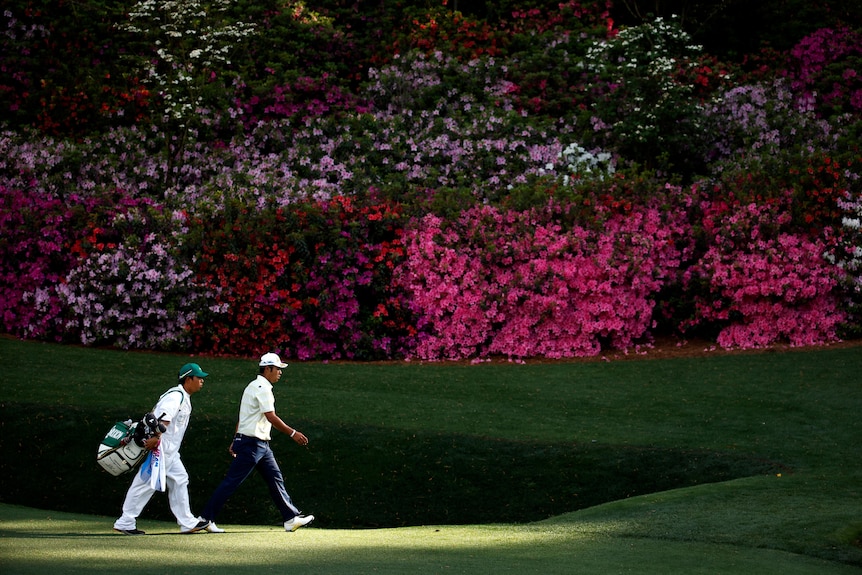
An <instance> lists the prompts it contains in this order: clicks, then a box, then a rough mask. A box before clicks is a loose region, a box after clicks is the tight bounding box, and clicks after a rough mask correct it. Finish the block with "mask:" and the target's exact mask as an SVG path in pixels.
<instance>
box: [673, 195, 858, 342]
mask: <svg viewBox="0 0 862 575" xmlns="http://www.w3.org/2000/svg"><path fill="white" fill-rule="evenodd" d="M706 211H707V213H708V214H709V219H708V220H706V222H708V224H707V225H706V228H707V229H706V234H707V239H708V241H709V242H710V246H709V249H708V250H707V252H706V253H705V254H704V255H703V257H702V258H700V260H699V261H698V262H697V263H696V264H695V265H693V266H691V267H690V268H689V269H688V270H686V273H685V276H686V280H687V281H688V282H689V283H700V284H702V285H703V286H704V292H705V293H703V294H701V295H700V296H698V297H697V298H696V304H697V315H696V317H695V318H694V319H693V321H692V322H691V325H697V324H698V323H700V322H714V323H716V324H718V326H719V327H720V332H719V334H718V339H717V342H718V344H719V345H721V346H722V347H743V348H757V347H766V346H768V345H771V344H774V343H777V342H784V341H786V342H789V343H790V344H791V345H815V344H823V343H827V342H831V341H835V340H836V339H837V337H838V336H837V332H838V327H839V325H840V324H841V323H842V322H844V321H845V320H846V315H845V313H844V312H842V311H841V310H840V307H839V305H838V304H839V302H838V298H837V296H836V294H835V293H834V289H835V287H836V285H837V283H838V281H839V279H840V274H839V273H838V270H837V269H836V268H835V267H834V266H831V265H829V264H828V262H827V261H826V260H825V259H824V257H823V254H824V252H825V251H826V246H824V245H823V243H822V242H821V241H818V240H811V239H808V238H806V237H804V236H801V235H799V234H792V233H787V232H785V231H783V230H782V227H783V226H786V224H788V223H789V222H790V216H789V214H788V213H787V212H786V211H785V210H783V209H782V206H780V205H777V204H766V205H758V204H754V203H751V204H746V205H741V204H740V205H715V204H708V205H707V206H706Z"/></svg>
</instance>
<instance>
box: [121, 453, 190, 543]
mask: <svg viewBox="0 0 862 575" xmlns="http://www.w3.org/2000/svg"><path fill="white" fill-rule="evenodd" d="M163 456H164V463H165V477H166V479H167V482H166V485H165V488H166V490H167V492H168V503H169V504H170V506H171V512H172V513H173V514H174V517H176V518H177V525H179V526H180V529H182V530H187V529H192V528H193V527H194V526H195V525H197V524H198V521H200V519H198V518H197V517H196V516H194V515H192V511H191V506H190V504H189V474H188V472H187V471H186V467H185V466H184V465H183V462H182V460H181V459H180V454H179V453H174V454H172V455H167V454H164V453H163ZM155 492H156V490H155V489H153V488H152V487H150V481H149V479H147V480H144V479H141V470H140V469H138V470H137V471H135V478H134V479H133V480H132V485H131V486H129V491H128V492H126V500H125V501H124V502H123V515H122V516H121V517H120V518H119V519H117V520H116V521H115V522H114V529H123V530H126V529H135V528H136V520H137V518H138V516H139V515H140V514H141V513H142V512H143V510H144V507H146V505H147V503H149V501H150V498H152V496H153V493H155Z"/></svg>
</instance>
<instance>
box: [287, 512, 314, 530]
mask: <svg viewBox="0 0 862 575" xmlns="http://www.w3.org/2000/svg"><path fill="white" fill-rule="evenodd" d="M312 521H314V515H297V516H296V517H294V518H293V519H290V520H289V521H285V522H284V530H285V531H296V530H297V529H299V528H300V527H302V526H303V525H308V524H309V523H311V522H312Z"/></svg>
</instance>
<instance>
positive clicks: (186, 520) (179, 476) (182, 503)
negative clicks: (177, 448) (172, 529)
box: [165, 453, 200, 531]
mask: <svg viewBox="0 0 862 575" xmlns="http://www.w3.org/2000/svg"><path fill="white" fill-rule="evenodd" d="M165 475H166V477H167V491H168V503H169V504H170V506H171V512H172V513H173V514H174V517H176V518H177V525H179V526H180V529H182V530H183V531H188V530H190V529H194V528H195V527H196V526H197V524H198V522H199V521H200V520H199V519H198V518H197V517H195V516H194V515H192V510H191V504H190V503H189V474H188V472H187V471H186V467H185V465H183V462H182V460H181V459H180V455H179V453H177V454H175V455H173V456H172V457H171V458H170V460H169V461H168V462H167V469H166V470H165Z"/></svg>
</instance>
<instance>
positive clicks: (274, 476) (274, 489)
mask: <svg viewBox="0 0 862 575" xmlns="http://www.w3.org/2000/svg"><path fill="white" fill-rule="evenodd" d="M265 445H266V451H265V452H264V454H263V457H261V458H260V461H258V463H257V469H258V471H260V474H261V475H262V476H263V479H264V481H266V485H267V486H268V487H269V494H270V496H271V497H272V501H273V502H274V503H275V505H276V507H278V510H279V511H280V512H281V517H282V519H283V520H284V521H289V520H290V519H293V518H294V517H296V516H297V515H299V514H300V511H299V509H297V508H296V506H295V505H294V504H293V501H291V499H290V495H288V494H287V489H285V487H284V476H282V474H281V469H279V468H278V462H276V460H275V454H273V452H272V449H271V448H270V447H269V444H268V443H267V444H265Z"/></svg>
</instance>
